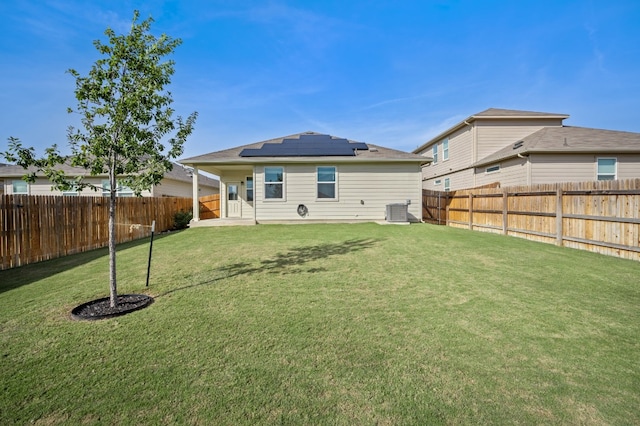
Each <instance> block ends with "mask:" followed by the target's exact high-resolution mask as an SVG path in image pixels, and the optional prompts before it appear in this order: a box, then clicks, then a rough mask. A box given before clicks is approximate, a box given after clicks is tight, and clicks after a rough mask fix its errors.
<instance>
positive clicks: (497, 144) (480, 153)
mask: <svg viewBox="0 0 640 426" xmlns="http://www.w3.org/2000/svg"><path fill="white" fill-rule="evenodd" d="M561 125H562V120H561V119H540V120H532V119H526V120H477V121H476V122H475V126H476V134H477V136H476V138H477V149H476V157H475V158H474V159H473V161H472V162H475V161H479V160H482V159H483V158H485V157H487V156H488V155H490V154H493V153H494V152H496V151H498V150H500V149H502V148H504V147H505V146H507V145H509V144H512V143H515V142H517V141H518V140H520V139H522V138H524V137H525V136H529V135H530V134H532V133H534V132H536V131H538V130H540V129H542V128H543V127H551V126H561Z"/></svg>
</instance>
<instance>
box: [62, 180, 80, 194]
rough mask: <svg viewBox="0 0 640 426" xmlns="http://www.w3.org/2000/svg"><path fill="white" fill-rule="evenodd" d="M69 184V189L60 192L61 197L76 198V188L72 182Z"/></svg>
mask: <svg viewBox="0 0 640 426" xmlns="http://www.w3.org/2000/svg"><path fill="white" fill-rule="evenodd" d="M69 183H70V184H71V188H69V189H65V190H64V191H62V195H64V196H66V197H77V196H78V187H76V186H75V185H74V184H73V183H72V182H69Z"/></svg>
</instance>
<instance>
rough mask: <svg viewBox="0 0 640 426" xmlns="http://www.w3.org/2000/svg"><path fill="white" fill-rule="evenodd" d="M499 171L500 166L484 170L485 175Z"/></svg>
mask: <svg viewBox="0 0 640 426" xmlns="http://www.w3.org/2000/svg"><path fill="white" fill-rule="evenodd" d="M499 171H500V164H498V165H495V166H491V167H487V168H486V169H484V172H485V173H495V172H499Z"/></svg>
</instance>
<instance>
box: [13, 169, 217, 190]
mask: <svg viewBox="0 0 640 426" xmlns="http://www.w3.org/2000/svg"><path fill="white" fill-rule="evenodd" d="M57 169H58V170H62V171H63V172H64V174H65V175H67V176H69V177H74V176H84V177H89V176H91V174H90V173H89V171H88V170H86V169H84V168H82V167H73V166H71V165H69V164H68V163H63V164H60V165H59V166H58V167H57ZM34 171H36V168H35V167H29V168H27V169H26V170H25V169H24V168H22V166H17V165H15V164H4V165H2V166H0V178H4V177H6V178H12V177H13V178H22V176H24V175H26V174H27V173H32V172H34ZM191 175H192V172H191V170H190V169H187V168H186V167H184V166H183V165H181V164H178V163H173V169H172V170H171V171H168V172H166V173H165V174H164V178H165V179H173V180H177V181H183V182H191ZM37 176H40V177H44V174H42V173H37ZM101 176H103V177H104V176H106V174H104V175H95V177H101ZM198 183H199V184H200V185H203V186H211V187H215V188H219V187H220V182H219V181H218V180H217V179H213V178H210V177H208V176H205V175H200V176H199V180H198Z"/></svg>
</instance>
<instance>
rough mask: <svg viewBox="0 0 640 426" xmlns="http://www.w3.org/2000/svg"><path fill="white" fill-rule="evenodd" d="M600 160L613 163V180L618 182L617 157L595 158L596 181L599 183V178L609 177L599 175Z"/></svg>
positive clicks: (603, 174)
mask: <svg viewBox="0 0 640 426" xmlns="http://www.w3.org/2000/svg"><path fill="white" fill-rule="evenodd" d="M600 160H613V161H615V164H614V170H613V180H618V157H597V158H596V180H597V181H599V180H600V179H599V177H600V176H601V175H602V176H610V175H609V174H605V173H600V172H599V170H598V165H599V164H598V162H599V161H600Z"/></svg>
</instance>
